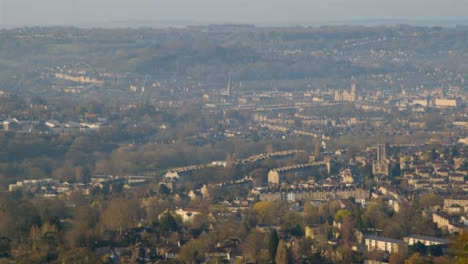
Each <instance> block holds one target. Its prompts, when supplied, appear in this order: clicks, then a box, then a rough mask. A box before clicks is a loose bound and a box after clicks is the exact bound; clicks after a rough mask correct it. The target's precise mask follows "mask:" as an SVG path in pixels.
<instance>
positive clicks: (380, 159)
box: [372, 143, 390, 176]
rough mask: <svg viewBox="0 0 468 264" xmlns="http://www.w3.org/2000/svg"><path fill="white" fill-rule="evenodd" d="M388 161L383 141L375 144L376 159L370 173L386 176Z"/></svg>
mask: <svg viewBox="0 0 468 264" xmlns="http://www.w3.org/2000/svg"><path fill="white" fill-rule="evenodd" d="M389 163H390V162H389V160H388V159H387V154H386V146H385V143H379V144H377V160H376V161H374V163H373V164H372V173H373V174H374V175H383V176H388V174H389V170H390V169H389V168H390V164H389Z"/></svg>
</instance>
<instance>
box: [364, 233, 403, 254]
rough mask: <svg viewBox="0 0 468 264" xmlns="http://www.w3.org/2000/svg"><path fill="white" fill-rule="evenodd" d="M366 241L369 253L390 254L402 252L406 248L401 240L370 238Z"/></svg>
mask: <svg viewBox="0 0 468 264" xmlns="http://www.w3.org/2000/svg"><path fill="white" fill-rule="evenodd" d="M365 241H366V248H367V250H368V251H384V252H388V253H390V254H393V253H398V252H400V251H401V250H402V248H404V246H405V244H404V243H403V241H401V240H397V239H391V238H386V237H377V236H369V237H366V240H365Z"/></svg>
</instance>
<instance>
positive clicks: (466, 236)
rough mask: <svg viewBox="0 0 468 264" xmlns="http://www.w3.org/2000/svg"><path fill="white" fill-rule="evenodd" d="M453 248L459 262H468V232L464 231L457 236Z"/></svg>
mask: <svg viewBox="0 0 468 264" xmlns="http://www.w3.org/2000/svg"><path fill="white" fill-rule="evenodd" d="M452 249H453V252H454V255H455V257H456V260H457V263H460V264H462V263H463V264H465V263H468V232H462V233H461V234H459V235H457V236H456V237H455V239H454V241H453V244H452Z"/></svg>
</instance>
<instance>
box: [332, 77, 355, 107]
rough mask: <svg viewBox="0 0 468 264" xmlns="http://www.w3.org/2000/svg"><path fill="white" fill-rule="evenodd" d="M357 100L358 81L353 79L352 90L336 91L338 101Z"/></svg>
mask: <svg viewBox="0 0 468 264" xmlns="http://www.w3.org/2000/svg"><path fill="white" fill-rule="evenodd" d="M356 100H357V95H356V82H355V81H354V79H352V80H351V91H346V90H344V91H335V101H337V102H354V101H356Z"/></svg>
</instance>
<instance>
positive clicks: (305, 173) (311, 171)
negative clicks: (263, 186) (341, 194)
mask: <svg viewBox="0 0 468 264" xmlns="http://www.w3.org/2000/svg"><path fill="white" fill-rule="evenodd" d="M320 172H326V173H330V163H324V162H319V163H307V164H299V165H293V166H287V167H282V168H276V169H272V170H270V171H269V172H268V184H270V185H280V184H281V183H282V182H283V181H284V179H285V178H288V179H293V180H295V179H307V178H309V177H312V176H314V175H316V174H317V173H320Z"/></svg>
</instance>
